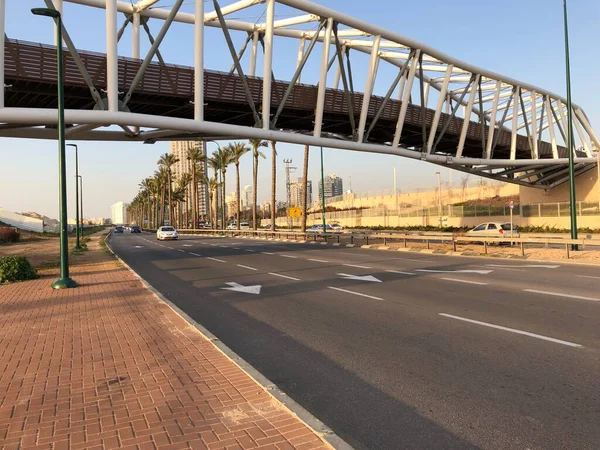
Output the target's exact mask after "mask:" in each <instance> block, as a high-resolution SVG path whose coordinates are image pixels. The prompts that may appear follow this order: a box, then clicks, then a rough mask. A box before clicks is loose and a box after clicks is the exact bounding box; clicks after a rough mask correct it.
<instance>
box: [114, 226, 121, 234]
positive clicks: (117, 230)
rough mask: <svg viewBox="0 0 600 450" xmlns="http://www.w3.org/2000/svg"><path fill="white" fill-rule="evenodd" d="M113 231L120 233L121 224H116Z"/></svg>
mask: <svg viewBox="0 0 600 450" xmlns="http://www.w3.org/2000/svg"><path fill="white" fill-rule="evenodd" d="M114 232H115V233H122V232H123V227H122V226H121V225H118V226H116V227H115V230H114Z"/></svg>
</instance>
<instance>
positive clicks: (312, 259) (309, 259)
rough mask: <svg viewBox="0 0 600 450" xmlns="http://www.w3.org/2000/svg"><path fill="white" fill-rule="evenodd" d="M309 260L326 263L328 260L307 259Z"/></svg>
mask: <svg viewBox="0 0 600 450" xmlns="http://www.w3.org/2000/svg"><path fill="white" fill-rule="evenodd" d="M309 261H313V262H320V263H328V262H329V261H325V260H324V259H309Z"/></svg>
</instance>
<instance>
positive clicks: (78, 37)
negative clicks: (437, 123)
mask: <svg viewBox="0 0 600 450" xmlns="http://www.w3.org/2000/svg"><path fill="white" fill-rule="evenodd" d="M7 3H8V4H7V14H6V17H7V34H8V36H9V37H10V38H17V39H23V40H28V41H36V42H45V43H51V42H52V40H53V37H52V34H53V31H52V25H51V22H50V21H49V20H47V19H45V18H39V17H34V16H32V15H31V13H30V12H29V10H30V8H31V7H35V6H44V2H43V1H41V0H28V1H19V2H17V1H9V2H7ZM172 3H173V2H172V0H162V1H161V2H159V4H158V6H165V7H166V6H170V5H171V4H172ZM222 3H223V4H227V3H230V2H229V1H223V2H222ZM317 3H322V4H324V5H327V6H328V7H330V8H333V9H336V10H340V11H343V12H345V13H346V14H349V15H352V16H355V17H358V18H360V19H362V20H365V21H368V22H371V23H373V24H377V25H379V26H382V27H385V28H388V29H390V30H393V31H396V32H398V33H400V34H403V35H405V36H408V37H410V38H413V39H415V40H418V41H421V42H423V43H426V44H428V45H431V46H433V47H434V48H436V49H438V50H440V51H443V52H445V53H447V54H449V55H451V56H454V57H456V58H459V59H461V60H464V61H467V62H469V63H472V64H475V65H477V66H480V67H484V68H486V69H489V70H493V71H496V72H499V73H502V74H505V75H507V76H510V77H513V78H516V79H518V80H522V81H525V82H530V83H532V84H535V85H538V86H541V87H544V88H546V89H548V90H550V91H553V92H556V93H558V94H562V95H564V93H565V86H564V44H563V29H562V1H561V0H526V1H523V0H505V1H502V2H485V1H481V0H461V1H458V2H448V1H447V0H429V1H427V2H418V1H402V0H378V1H371V2H364V1H356V0H319V1H317ZM211 5H212V2H208V3H207V10H209V8H210V9H212V8H211ZM192 8H193V2H192V1H187V2H186V3H185V6H184V10H186V11H189V12H191V11H192V10H193V9H192ZM261 11H264V5H261V6H260V7H256V8H254V9H252V10H251V11H248V12H245V13H242V12H241V13H238V14H237V15H236V14H234V15H233V17H235V18H239V19H246V20H252V21H256V20H257V19H258V16H259V15H260V14H261ZM289 12H290V11H289V10H287V9H286V8H282V7H279V6H278V8H277V9H276V15H277V16H278V17H284V16H285V15H286V14H289ZM121 20H122V16H120V18H119V21H121ZM569 20H570V27H571V28H570V39H571V67H572V82H573V99H574V101H575V102H576V103H578V104H579V105H580V106H582V107H583V108H584V110H585V111H586V112H587V114H588V115H589V117H590V120H591V122H592V125H593V126H595V127H596V128H595V129H596V130H598V128H597V126H598V124H600V106H598V103H599V102H598V101H599V100H600V96H599V94H598V89H597V79H598V73H600V63H599V62H598V42H599V39H600V37H599V35H598V33H597V30H598V25H599V24H600V2H598V1H597V0H578V1H577V0H570V10H569ZM65 24H66V26H67V29H68V31H69V33H70V34H71V36H72V38H73V40H74V42H75V45H76V46H77V47H78V48H80V49H86V50H94V51H100V52H103V51H104V49H105V35H104V12H103V10H97V9H92V8H87V7H82V6H79V5H73V4H70V3H66V2H65ZM161 24H162V22H159V21H156V20H155V21H154V23H152V21H151V28H152V29H153V32H154V34H155V35H156V32H157V30H158V28H159V27H160V25H161ZM219 33H220V31H219V30H216V29H208V30H207V35H206V36H207V41H210V45H208V46H207V47H206V67H208V68H211V69H216V70H225V71H227V70H229V68H230V66H231V58H230V56H229V55H228V53H227V51H226V48H225V47H224V44H223V38H222V35H220V34H219ZM130 36H131V35H130V31H129V30H128V31H127V32H126V33H125V35H124V36H123V39H122V41H121V43H120V46H119V51H120V52H121V54H123V55H126V56H129V55H130V47H131V44H130V42H131V40H130ZM192 36H193V29H192V27H191V26H189V25H183V24H177V25H175V26H174V27H173V28H172V29H171V30H170V31H169V33H168V34H167V37H166V39H165V42H164V43H163V46H162V47H161V49H162V53H163V55H164V57H165V59H166V60H167V62H169V63H176V64H182V65H191V64H192V63H193V53H192V49H193V45H192ZM234 37H235V40H236V44H237V46H238V47H239V45H240V44H241V41H243V39H245V36H242V35H241V34H239V33H238V34H237V35H234ZM279 42H280V41H278V40H276V44H277V43H279ZM281 42H283V41H281ZM296 46H297V44H296V42H295V41H291V40H289V42H287V43H282V44H281V45H280V46H279V47H276V48H275V54H274V61H275V67H274V72H275V76H276V77H277V78H279V79H289V78H290V77H291V74H292V71H293V68H294V63H295V58H296V54H295V53H296V48H297V47H296ZM148 48H149V44H148V42H147V39H146V38H145V35H144V34H143V33H142V52H144V50H147V49H148ZM316 64H318V61H317V60H315V59H313V61H312V62H309V64H308V66H307V70H306V74H305V75H303V79H302V81H303V82H306V83H309V82H314V81H315V80H316V79H317V69H316V67H317V65H316ZM258 66H259V67H260V63H259V65H258ZM245 67H247V63H246V64H245ZM361 69H363V70H364V65H363V67H361V64H355V65H354V66H353V70H355V71H356V76H357V79H360V78H359V76H360V71H361ZM394 75H395V73H392V72H391V71H390V72H388V71H387V70H385V64H382V65H381V68H380V73H379V75H378V79H377V83H376V88H375V90H376V93H384V92H385V91H386V90H387V87H388V85H389V82H390V81H391V79H392V78H393V76H394ZM73 143H77V144H79V146H80V172H81V173H82V174H83V176H84V183H85V186H84V190H85V200H86V207H85V213H86V214H85V215H86V217H98V216H105V217H108V216H109V215H110V205H111V204H112V203H115V202H117V201H120V200H124V201H129V200H130V199H131V198H132V197H133V196H134V195H135V194H136V192H137V189H138V183H139V182H140V181H141V180H142V179H143V178H144V177H146V176H149V175H151V174H152V172H153V171H154V169H155V167H156V161H157V159H158V157H159V155H160V154H161V153H165V152H167V151H169V144H168V143H157V144H154V145H142V144H139V143H95V142H77V141H74V142H73ZM209 146H214V144H209ZM68 151H69V152H70V154H72V152H73V150H72V149H69V150H68ZM267 154H270V151H269V150H267ZM312 155H313V156H312V159H311V164H310V174H309V178H310V179H312V180H313V182H314V184H316V182H317V180H318V178H319V165H318V150H317V149H313V153H312ZM302 157H303V148H302V147H300V146H294V145H287V144H280V145H279V167H280V168H282V167H283V165H282V164H281V160H282V159H283V158H292V159H293V161H294V165H296V166H297V167H298V168H299V170H298V172H297V174H296V175H295V176H299V175H300V173H301V169H300V168H301V167H302ZM0 161H1V163H0V207H4V208H7V209H10V210H13V211H37V212H40V213H43V214H46V215H48V216H51V217H57V216H58V204H57V198H58V195H57V194H58V179H57V172H58V164H57V145H56V142H54V141H41V140H17V139H5V138H0ZM69 161H70V165H69V167H68V170H69V180H70V181H72V179H73V176H72V174H74V167H73V164H72V163H71V162H72V161H73V158H71V157H70V159H69ZM394 165H396V166H397V170H398V187H399V188H400V189H403V190H411V189H414V188H423V187H428V186H432V185H434V184H435V183H436V178H435V175H434V172H435V171H436V170H437V167H436V166H433V165H430V164H427V163H422V162H419V161H412V160H407V159H402V158H398V157H391V156H381V155H366V154H359V153H351V152H343V151H340V150H325V171H326V172H327V173H336V174H337V175H339V176H341V177H343V178H344V181H345V188H348V184H349V183H348V182H349V178H350V177H351V178H352V188H353V189H354V190H355V191H366V190H376V189H390V188H392V166H394ZM242 172H243V173H242V185H244V184H250V183H251V172H252V170H251V162H250V157H249V156H248V157H247V159H246V160H245V161H243V163H242ZM460 176H461V175H460V173H457V172H455V174H454V180H455V181H456V180H458V179H459V177H460ZM443 177H444V178H445V179H447V177H448V173H447V171H445V170H444V171H443ZM234 181H235V178H234V170H233V168H232V169H231V170H229V172H228V189H227V190H228V192H231V191H232V190H233V189H234ZM283 181H284V172H283V170H279V183H278V192H279V194H278V198H281V199H283V197H284V195H285V194H284V183H283ZM73 189H74V183H71V184H70V186H69V195H70V197H69V203H70V214H69V215H70V216H73V215H74V214H73V211H74V208H73V206H74V190H73ZM269 191H270V160H269V159H267V160H264V161H261V168H260V177H259V200H260V201H263V200H265V199H267V198H268V197H269V195H270V193H269ZM315 194H316V191H315Z"/></svg>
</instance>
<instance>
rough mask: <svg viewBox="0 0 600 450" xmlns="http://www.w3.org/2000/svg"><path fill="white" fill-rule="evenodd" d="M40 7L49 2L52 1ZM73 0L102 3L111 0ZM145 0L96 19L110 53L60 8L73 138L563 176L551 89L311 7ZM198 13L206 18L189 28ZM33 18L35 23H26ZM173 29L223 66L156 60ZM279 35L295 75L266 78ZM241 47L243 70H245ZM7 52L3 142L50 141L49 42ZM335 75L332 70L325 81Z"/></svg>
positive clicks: (585, 133) (52, 57) (590, 161)
mask: <svg viewBox="0 0 600 450" xmlns="http://www.w3.org/2000/svg"><path fill="white" fill-rule="evenodd" d="M67 1H68V0H67ZM39 3H41V4H42V5H41V6H49V7H54V4H53V3H52V2H51V1H50V0H46V1H45V2H39ZM59 3H62V2H59ZM71 3H78V4H82V5H85V7H87V8H104V7H106V5H107V4H110V3H111V2H105V1H104V0H102V1H100V0H72V1H71ZM152 3H154V2H153V1H151V0H150V1H142V2H138V4H136V5H131V4H129V3H124V2H115V4H114V6H115V8H116V9H115V11H106V14H105V16H102V17H106V20H107V21H108V22H109V23H108V24H107V29H111V28H113V29H114V32H115V33H114V36H107V52H106V53H95V52H90V51H83V50H80V49H77V48H76V47H75V45H74V43H73V41H72V40H71V38H70V36H69V33H68V30H69V15H68V14H69V12H68V11H67V12H65V16H64V17H65V19H64V20H65V26H64V30H63V34H64V41H63V43H64V46H65V48H64V58H63V62H64V78H63V80H64V92H65V109H66V112H65V117H66V122H67V123H68V130H67V137H68V138H71V139H74V138H76V139H83V140H85V139H89V140H125V141H142V142H146V143H152V142H156V141H157V140H179V139H223V138H252V137H254V138H261V139H272V140H277V141H281V142H292V143H298V144H305V145H322V146H327V147H331V148H339V149H346V150H354V151H366V152H375V153H384V154H396V155H398V156H404V157H410V158H417V159H421V160H425V161H429V162H432V163H435V164H438V165H443V166H447V167H452V168H454V169H457V170H462V171H465V172H470V173H475V174H477V175H481V176H486V177H490V178H495V179H502V180H504V181H507V182H512V183H518V184H523V185H528V186H535V187H541V188H545V189H548V188H551V187H554V186H556V185H558V184H561V183H563V182H564V181H566V180H567V179H568V168H567V163H568V156H569V155H568V152H567V148H566V147H567V146H566V140H567V139H566V136H567V129H568V127H567V118H568V114H569V111H568V109H567V108H566V100H565V99H563V98H561V97H560V96H558V95H555V94H552V93H550V92H546V91H545V90H543V89H541V88H537V87H533V86H529V85H527V84H525V83H519V82H517V81H515V80H510V79H508V78H505V77H502V76H499V75H497V74H492V73H489V72H487V71H485V70H483V69H479V68H475V67H472V66H469V65H468V64H466V63H462V62H460V61H455V60H453V59H452V58H450V57H447V56H445V55H442V54H441V53H439V52H436V51H435V50H433V49H429V48H427V47H426V46H424V45H422V44H420V43H416V42H413V41H410V40H409V39H407V38H404V37H402V36H397V35H396V34H394V33H391V32H388V31H386V30H381V29H379V28H377V27H375V26H373V25H370V24H365V23H362V22H360V21H358V20H356V19H353V18H350V17H347V16H345V15H343V14H340V13H336V12H335V11H331V10H329V9H327V8H324V7H321V6H319V5H315V4H312V3H309V2H306V1H301V2H300V1H297V0H285V1H284V0H266V1H253V0H243V1H240V2H237V3H234V4H231V5H227V6H220V5H219V4H218V3H217V2H216V1H215V2H214V6H215V11H212V12H204V11H203V9H202V8H203V5H201V3H202V2H197V5H196V7H197V8H198V9H202V10H201V11H196V14H190V13H184V12H181V11H180V10H179V8H180V7H181V4H182V1H180V0H177V1H176V2H175V5H174V6H173V7H172V9H170V10H162V9H158V8H152V9H149V8H148V6H149V4H152ZM0 4H1V3H0ZM29 6H31V5H29ZM35 6H37V5H35ZM58 6H59V7H60V5H58ZM276 6H277V7H285V8H286V9H285V11H286V13H287V12H289V11H290V9H292V10H294V11H297V12H298V14H300V13H301V12H302V13H304V14H302V15H298V16H297V17H295V18H294V19H283V20H279V21H278V20H275V15H274V14H275V7H276ZM80 7H81V6H80ZM244 8H262V10H263V11H265V12H266V22H265V23H264V24H246V23H244V22H239V21H234V20H228V19H227V15H228V14H231V13H232V12H235V11H239V10H241V9H244ZM265 8H266V10H265ZM117 12H121V13H124V23H123V26H122V28H121V30H120V31H117V30H116V27H115V26H114V25H116V18H117ZM199 13H201V14H202V15H203V16H204V21H197V20H196V16H197V15H198V14H199ZM287 16H289V14H286V17H287ZM200 17H201V15H200ZM113 19H114V20H113ZM149 19H154V20H161V21H162V22H163V25H162V28H161V32H160V33H159V34H158V35H157V36H156V38H154V37H153V36H152V35H151V33H150V30H149V28H148V27H147V25H146V24H147V21H148V20H149ZM31 20H32V21H33V20H39V19H38V18H35V19H34V18H33V16H32V19H31ZM71 20H73V19H71ZM113 21H115V22H114V23H112V22H113ZM176 21H180V22H183V23H190V24H192V25H193V26H194V28H195V33H196V36H201V37H202V36H203V35H202V33H203V31H204V28H205V27H206V26H211V27H216V28H220V29H221V30H222V31H223V37H224V39H225V41H226V42H227V45H228V47H229V49H230V53H231V58H232V70H231V71H230V72H217V71H211V70H208V69H206V68H205V67H204V64H203V60H202V57H203V50H204V47H203V46H202V45H195V44H194V43H191V44H190V47H191V48H192V49H194V53H195V66H194V67H184V66H180V65H173V64H169V63H168V55H167V57H163V55H162V54H161V53H160V43H161V40H162V37H164V34H165V33H166V32H167V31H168V29H169V27H170V25H171V24H172V23H173V22H176ZM199 22H200V23H199ZM284 22H285V23H284ZM304 24H312V25H313V26H316V30H312V31H311V30H308V29H305V28H302V26H303V25H304ZM129 25H131V27H132V28H133V29H134V33H133V35H136V34H137V36H138V39H139V31H140V27H144V28H145V30H146V32H147V33H148V35H149V37H150V39H151V42H154V45H153V46H152V48H151V49H150V51H149V52H148V54H147V55H145V56H143V55H139V54H136V53H139V42H137V43H136V42H133V45H132V55H130V56H122V55H118V54H117V53H116V51H115V48H114V47H115V46H114V45H113V44H114V43H116V41H118V40H119V39H120V38H121V37H122V35H123V32H122V30H124V28H125V27H127V26H129ZM136 27H137V31H136ZM163 32H164V33H163ZM234 32H238V33H239V32H245V35H246V36H247V38H246V40H245V43H244V44H243V46H242V47H241V48H235V47H234V45H233V40H232V38H231V35H232V33H234ZM3 34H4V33H3ZM161 34H162V37H161ZM111 37H112V39H111ZM275 37H279V38H290V37H292V38H296V39H297V41H298V42H299V43H300V45H299V49H298V59H297V63H296V67H295V68H294V69H295V70H293V71H292V72H293V76H292V77H291V79H290V80H285V81H284V80H278V79H276V78H275V76H274V75H275V73H276V71H277V67H276V66H274V65H273V64H271V62H272V61H275V60H273V59H272V58H273V51H274V49H275V51H276V48H277V47H276V46H277V43H278V42H274V38H275ZM275 41H276V40H275ZM196 42H198V41H196ZM199 42H202V39H200V40H199ZM286 45H287V44H286ZM136 46H137V51H136ZM248 46H250V47H251V49H250V53H251V54H250V55H247V56H248V58H247V59H249V65H250V68H249V70H248V71H244V69H243V67H242V62H243V57H244V53H246V49H247V47H248ZM261 47H262V49H263V52H264V57H263V59H264V67H263V74H264V73H267V74H270V75H271V76H268V77H264V76H261V75H262V74H260V73H259V74H257V70H256V65H257V63H256V60H257V59H256V54H257V52H258V51H259V49H260V48H261ZM2 48H3V49H4V53H3V73H2V75H3V78H4V85H5V90H4V93H3V94H4V95H3V98H2V102H3V105H0V106H3V108H2V109H0V123H1V125H0V135H1V136H12V137H29V138H49V139H54V138H56V136H57V134H56V117H57V113H56V108H57V101H58V97H57V81H56V80H57V60H56V47H54V46H49V45H42V44H39V43H33V42H26V41H18V40H14V39H9V38H6V37H5V38H4V42H3V46H2ZM317 48H319V49H320V52H318V51H317ZM317 53H320V54H317ZM315 54H316V57H317V58H318V59H320V60H321V74H320V75H321V76H320V81H319V84H318V85H308V84H302V83H301V82H300V78H301V76H302V71H303V70H305V69H304V67H305V65H306V62H307V61H308V59H309V57H310V56H311V55H315ZM354 54H361V56H362V57H363V58H364V57H365V55H366V58H367V61H368V62H369V67H368V71H367V75H366V77H363V78H362V79H359V80H357V79H356V76H354V78H353V73H352V64H351V61H352V58H351V56H353V55H354ZM313 57H314V56H313ZM156 59H158V61H157V60H156ZM384 64H385V65H386V67H385V70H388V71H392V73H393V74H394V75H395V78H394V81H393V82H392V83H391V84H389V83H388V84H387V85H385V86H383V88H384V89H380V90H381V91H382V92H384V91H385V92H386V93H385V95H373V92H374V90H375V85H376V79H377V73H378V72H379V71H382V70H384V69H383V67H382V66H383V65H384ZM334 67H335V74H334V76H333V77H332V76H329V77H328V74H329V72H334V69H333V68H334ZM329 75H331V74H329ZM321 81H322V82H321ZM357 86H361V88H360V90H362V92H360V91H359V88H358V87H357ZM572 117H573V123H574V130H575V142H574V144H575V145H574V147H575V148H576V150H575V151H574V158H575V162H576V173H577V174H579V173H583V172H585V171H587V170H589V169H592V168H593V167H594V162H595V160H594V158H593V154H592V150H593V149H594V148H600V145H599V144H598V140H597V138H596V136H595V134H594V132H593V130H592V127H591V125H590V123H589V121H588V119H587V116H586V115H585V113H584V112H583V110H582V109H581V108H580V107H579V106H577V105H574V107H573V112H572ZM114 125H117V126H118V128H117V129H116V128H115V127H114ZM110 126H112V127H110ZM105 127H110V128H108V129H106V128H105Z"/></svg>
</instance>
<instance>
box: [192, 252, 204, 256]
mask: <svg viewBox="0 0 600 450" xmlns="http://www.w3.org/2000/svg"><path fill="white" fill-rule="evenodd" d="M190 255H194V256H202V255H199V254H198V253H193V252H190Z"/></svg>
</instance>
